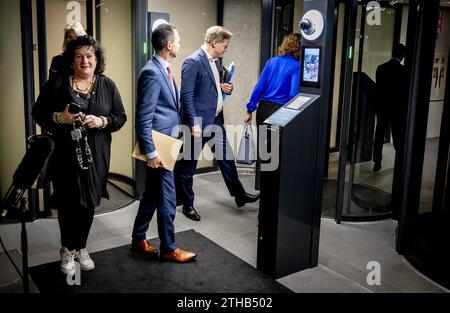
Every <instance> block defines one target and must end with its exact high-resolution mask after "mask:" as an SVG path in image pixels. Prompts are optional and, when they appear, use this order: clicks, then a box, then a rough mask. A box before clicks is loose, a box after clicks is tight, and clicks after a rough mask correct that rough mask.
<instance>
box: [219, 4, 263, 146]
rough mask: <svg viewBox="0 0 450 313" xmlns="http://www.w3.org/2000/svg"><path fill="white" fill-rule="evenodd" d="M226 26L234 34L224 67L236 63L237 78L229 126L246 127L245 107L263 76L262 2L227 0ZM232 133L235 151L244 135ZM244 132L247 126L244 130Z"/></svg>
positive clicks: (227, 109) (227, 116)
mask: <svg viewBox="0 0 450 313" xmlns="http://www.w3.org/2000/svg"><path fill="white" fill-rule="evenodd" d="M223 22H224V27H226V28H227V29H229V30H230V31H231V32H232V33H233V38H232V39H231V42H230V46H229V48H228V52H227V54H225V56H224V58H223V63H224V65H229V64H230V63H231V62H234V63H235V64H236V70H235V75H234V78H233V84H234V90H233V94H232V95H231V96H229V97H227V98H226V100H225V102H224V115H225V124H227V125H230V126H231V127H232V126H235V125H238V126H243V124H244V122H243V120H244V116H245V113H246V112H247V109H246V107H245V105H246V104H247V102H248V101H249V99H250V95H251V92H252V90H253V87H254V86H255V85H256V82H257V81H258V77H259V67H260V64H259V63H260V62H259V59H260V47H261V40H260V38H261V0H245V1H234V0H225V3H224V19H223ZM231 127H230V132H229V133H228V137H229V138H228V139H229V142H230V145H231V146H232V147H233V148H234V150H235V152H237V151H236V148H237V147H238V144H239V142H238V140H239V139H240V137H241V132H239V131H238V133H236V135H235V136H233V133H232V132H231ZM242 129H243V127H242Z"/></svg>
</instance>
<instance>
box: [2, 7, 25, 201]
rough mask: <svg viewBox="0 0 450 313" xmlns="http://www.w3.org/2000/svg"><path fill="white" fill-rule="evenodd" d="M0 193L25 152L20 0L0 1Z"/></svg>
mask: <svg viewBox="0 0 450 313" xmlns="http://www.w3.org/2000/svg"><path fill="white" fill-rule="evenodd" d="M0 29H3V30H5V31H3V32H2V40H1V41H0V68H1V71H2V76H3V79H2V83H1V84H0V94H1V95H2V97H1V103H0V129H1V131H0V193H1V197H3V195H4V194H5V193H6V191H7V189H8V188H9V186H10V185H11V182H12V175H13V174H14V171H15V170H16V168H17V166H18V165H19V163H20V161H21V160H22V158H23V156H24V154H25V140H26V138H25V116H24V101H23V77H22V75H23V73H22V43H21V29H20V2H19V1H0Z"/></svg>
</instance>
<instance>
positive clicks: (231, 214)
mask: <svg viewBox="0 0 450 313" xmlns="http://www.w3.org/2000/svg"><path fill="white" fill-rule="evenodd" d="M380 175H382V174H380ZM240 177H241V179H242V181H243V183H244V184H245V187H246V189H249V190H252V189H251V186H253V183H254V175H253V174H251V170H248V169H245V170H243V169H241V170H240ZM194 186H195V192H196V194H197V198H196V203H195V205H196V208H197V210H198V212H199V213H200V214H201V216H202V220H201V221H200V222H195V221H192V220H189V219H187V218H186V217H185V216H184V215H183V214H181V208H178V211H177V216H176V218H175V229H176V232H181V231H185V230H189V229H194V230H195V231H197V232H199V233H200V234H202V235H204V236H206V237H207V238H209V239H210V240H212V241H214V242H215V243H217V244H218V245H220V246H221V247H223V248H224V249H226V250H228V251H230V252H231V253H233V254H234V255H236V256H237V257H239V258H241V259H242V260H244V261H245V262H247V263H248V264H250V265H251V266H254V267H256V249H257V214H258V207H259V203H258V202H256V203H253V204H251V205H247V206H245V207H243V208H241V209H237V208H236V206H235V204H234V201H233V198H231V197H229V196H228V193H227V191H226V186H225V184H224V182H223V179H222V177H221V175H220V172H212V173H207V174H201V175H197V176H196V177H195V179H194ZM137 208H138V202H133V203H131V204H130V205H128V206H126V207H124V208H121V209H118V210H115V211H112V212H107V213H103V214H97V215H96V217H95V220H94V224H93V227H92V230H91V234H90V237H89V241H88V250H89V251H90V252H96V251H102V250H107V249H111V248H114V247H118V246H123V245H128V244H129V243H130V233H131V229H132V226H133V221H134V218H135V215H136V212H137ZM155 222H156V219H153V221H152V223H151V225H150V231H149V233H148V234H147V237H148V238H154V237H157V230H156V223H155ZM395 229H396V222H395V221H393V220H385V221H379V222H371V223H342V224H340V225H337V224H336V223H335V222H334V220H332V219H327V218H322V224H321V233H320V252H319V266H317V267H315V268H313V269H308V270H304V271H301V272H298V273H294V274H292V275H289V276H286V277H283V278H280V279H278V281H279V282H280V283H281V284H283V285H285V286H286V287H288V288H290V289H291V290H293V291H294V292H298V293H303V292H306V293H378V292H394V293H403V292H420V293H422V292H448V290H445V289H444V288H442V287H440V286H438V285H437V284H435V283H433V282H432V281H431V280H429V279H427V278H426V277H424V276H423V275H421V274H420V273H418V272H417V271H416V270H415V269H414V268H413V267H412V266H410V265H409V264H408V263H407V262H406V261H405V260H404V258H403V257H401V256H399V255H397V254H396V252H395V249H394V234H395ZM0 237H1V238H2V240H3V241H4V243H5V245H6V247H7V249H8V250H9V251H10V252H11V254H12V256H13V258H14V260H15V262H16V263H17V264H18V267H19V268H21V265H20V264H21V263H20V259H21V257H20V224H17V223H15V224H2V225H0ZM28 240H29V263H30V266H35V265H40V264H44V263H48V262H53V261H57V260H58V259H59V248H60V246H59V229H58V223H57V220H56V219H40V220H37V221H35V222H34V223H32V224H28ZM370 261H378V262H379V263H380V265H381V284H380V285H379V286H369V285H368V284H367V281H366V277H367V274H368V272H369V271H368V270H367V269H366V266H367V264H368V263H369V262H370ZM196 262H202V259H201V255H199V256H198V259H197V261H196ZM0 273H2V275H1V276H0V292H7V293H9V292H11V293H15V292H21V291H22V284H21V281H20V279H19V276H18V275H17V273H16V272H15V271H14V268H13V266H12V265H11V263H10V262H9V260H8V259H7V258H6V256H5V254H4V253H0ZM31 290H32V291H34V292H38V290H37V288H36V287H34V288H33V287H32V288H31ZM99 292H101V291H99ZM149 292H157V291H152V290H149Z"/></svg>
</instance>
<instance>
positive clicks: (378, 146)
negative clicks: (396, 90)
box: [373, 113, 389, 163]
mask: <svg viewBox="0 0 450 313" xmlns="http://www.w3.org/2000/svg"><path fill="white" fill-rule="evenodd" d="M388 127H389V118H388V116H387V114H385V113H377V127H376V130H375V139H374V141H373V161H374V162H375V163H381V160H382V159H383V145H384V137H385V135H386V132H387V130H388Z"/></svg>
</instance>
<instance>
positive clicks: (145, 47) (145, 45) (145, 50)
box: [144, 42, 148, 55]
mask: <svg viewBox="0 0 450 313" xmlns="http://www.w3.org/2000/svg"><path fill="white" fill-rule="evenodd" d="M147 51H148V48H147V43H146V42H144V54H145V55H146V54H147Z"/></svg>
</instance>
